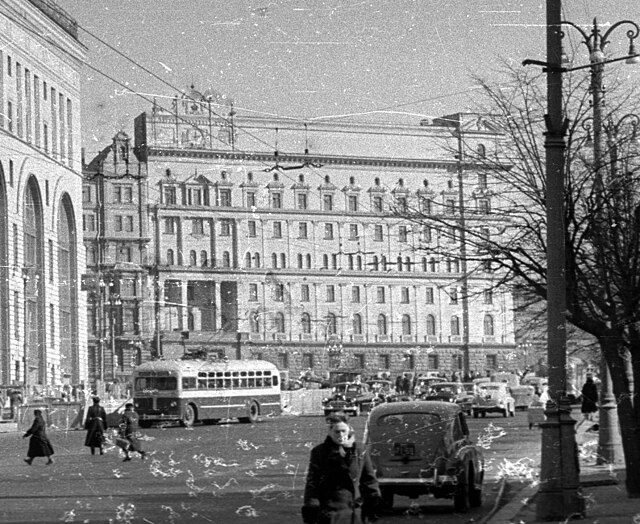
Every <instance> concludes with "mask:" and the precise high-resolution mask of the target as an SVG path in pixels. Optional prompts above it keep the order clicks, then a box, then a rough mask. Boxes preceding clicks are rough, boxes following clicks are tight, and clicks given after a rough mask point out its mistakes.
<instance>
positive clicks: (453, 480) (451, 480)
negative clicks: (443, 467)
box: [378, 475, 458, 489]
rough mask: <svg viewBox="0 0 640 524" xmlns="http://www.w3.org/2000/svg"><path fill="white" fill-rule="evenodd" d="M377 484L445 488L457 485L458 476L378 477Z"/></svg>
mask: <svg viewBox="0 0 640 524" xmlns="http://www.w3.org/2000/svg"><path fill="white" fill-rule="evenodd" d="M378 484H379V485H380V486H381V487H382V486H384V487H403V488H409V487H415V486H420V487H423V488H426V489H432V488H433V489H436V488H446V487H449V486H457V485H458V477H455V476H452V475H437V476H435V477H428V478H385V477H382V478H378Z"/></svg>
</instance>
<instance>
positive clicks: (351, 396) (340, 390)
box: [322, 382, 374, 416]
mask: <svg viewBox="0 0 640 524" xmlns="http://www.w3.org/2000/svg"><path fill="white" fill-rule="evenodd" d="M373 399H374V394H373V392H372V391H371V388H369V385H368V384H365V383H358V382H340V383H338V384H336V385H335V386H333V390H332V393H331V396H330V397H327V398H325V399H324V400H323V401H322V409H323V410H324V415H325V416H327V415H330V414H331V413H334V412H336V411H344V412H345V413H348V414H350V415H353V416H358V415H359V414H360V413H361V412H362V411H368V410H370V409H371V407H372V406H373V401H374V400H373Z"/></svg>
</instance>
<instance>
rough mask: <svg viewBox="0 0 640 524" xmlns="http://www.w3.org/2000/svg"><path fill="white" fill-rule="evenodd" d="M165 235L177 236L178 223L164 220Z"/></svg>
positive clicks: (169, 219) (167, 219)
mask: <svg viewBox="0 0 640 524" xmlns="http://www.w3.org/2000/svg"><path fill="white" fill-rule="evenodd" d="M164 234H165V235H175V234H176V221H175V219H173V218H165V219H164Z"/></svg>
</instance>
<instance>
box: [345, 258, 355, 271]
mask: <svg viewBox="0 0 640 524" xmlns="http://www.w3.org/2000/svg"><path fill="white" fill-rule="evenodd" d="M347 261H348V264H349V269H350V270H351V271H353V267H354V266H353V255H349V257H348V258H347Z"/></svg>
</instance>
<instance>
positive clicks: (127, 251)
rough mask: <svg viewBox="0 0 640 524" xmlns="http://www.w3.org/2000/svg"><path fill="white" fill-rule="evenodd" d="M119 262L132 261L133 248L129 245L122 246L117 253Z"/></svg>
mask: <svg viewBox="0 0 640 524" xmlns="http://www.w3.org/2000/svg"><path fill="white" fill-rule="evenodd" d="M116 261H117V262H131V261H132V259H131V248H130V247H127V246H123V247H120V248H119V249H118V251H117V253H116Z"/></svg>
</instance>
